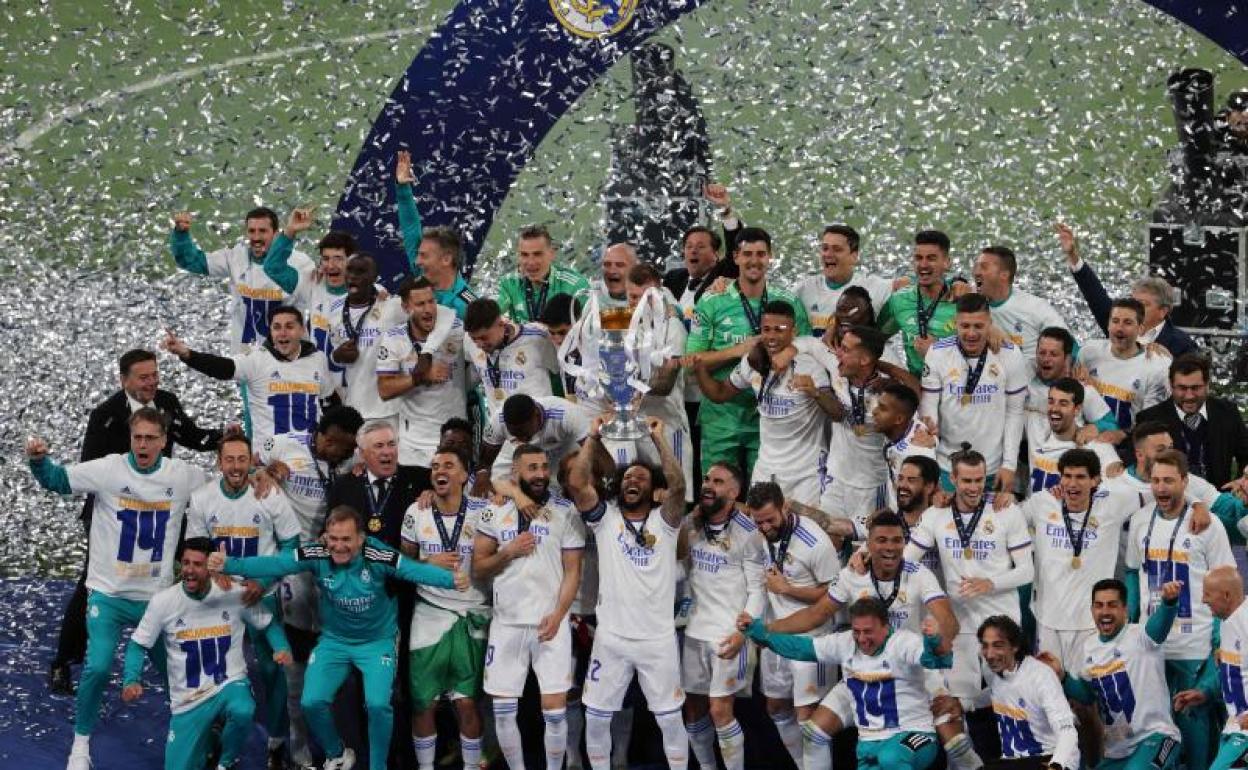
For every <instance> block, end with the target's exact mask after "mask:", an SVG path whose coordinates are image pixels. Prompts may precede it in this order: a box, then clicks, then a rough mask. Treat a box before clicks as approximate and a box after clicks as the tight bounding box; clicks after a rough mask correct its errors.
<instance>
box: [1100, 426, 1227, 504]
mask: <svg viewBox="0 0 1248 770" xmlns="http://www.w3.org/2000/svg"><path fill="white" fill-rule="evenodd" d="M1131 444H1132V448H1133V450H1132V451H1133V452H1134V454H1135V462H1134V463H1132V464H1131V465H1128V466H1127V467H1126V469H1125V471H1124V472H1123V473H1120V474H1118V475H1116V476H1114V477H1113V478H1110V479H1108V480H1107V481H1106V484H1107V485H1108V486H1121V487H1123V488H1126V489H1129V490H1131V491H1133V492H1135V493H1136V494H1138V495H1139V497H1140V505H1150V504H1151V503H1152V502H1153V489H1152V485H1151V479H1152V473H1153V460H1154V459H1155V458H1156V457H1157V456H1158V455H1159V454H1161V453H1162V452H1165V451H1167V450H1171V449H1174V436H1173V435H1171V433H1170V430H1169V428H1167V427H1166V426H1165V425H1164V424H1162V423H1160V422H1141V423H1137V424H1136V425H1135V427H1133V428H1132V429H1131ZM1186 494H1187V499H1188V500H1189V501H1191V502H1201V503H1204V504H1206V505H1208V506H1210V507H1213V508H1215V509H1216V508H1217V506H1218V503H1219V502H1220V500H1222V495H1221V494H1220V493H1219V492H1218V490H1217V489H1216V488H1214V486H1213V485H1212V484H1210V483H1209V482H1208V481H1205V480H1204V479H1202V478H1201V477H1199V476H1194V475H1192V474H1191V473H1188V475H1187V487H1186ZM1231 497H1234V496H1233V495H1231Z"/></svg>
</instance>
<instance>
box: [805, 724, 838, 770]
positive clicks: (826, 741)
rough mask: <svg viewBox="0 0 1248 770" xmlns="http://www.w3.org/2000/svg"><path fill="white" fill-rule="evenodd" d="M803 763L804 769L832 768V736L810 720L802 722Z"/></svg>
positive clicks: (830, 769) (824, 769)
mask: <svg viewBox="0 0 1248 770" xmlns="http://www.w3.org/2000/svg"><path fill="white" fill-rule="evenodd" d="M802 765H803V768H804V770H832V736H830V735H828V734H827V733H825V732H824V731H823V728H822V727H820V726H819V725H817V724H815V723H814V722H812V721H810V720H807V721H805V722H802Z"/></svg>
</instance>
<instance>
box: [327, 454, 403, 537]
mask: <svg viewBox="0 0 1248 770" xmlns="http://www.w3.org/2000/svg"><path fill="white" fill-rule="evenodd" d="M368 485H369V481H368V474H367V473H361V474H360V475H359V476H356V475H355V474H351V475H346V476H339V477H338V481H337V482H335V484H334V485H333V486H332V487H330V490H329V509H330V510H331V511H332V510H333V509H334V508H335V507H337V506H339V505H349V506H351V507H352V508H354V509H355V510H357V511H359V512H360V513H361V514H362V515H363V516H364V522H365V533H366V534H367V535H368V536H369V537H375V538H377V539H378V540H380V541H382V542H384V543H385V544H386V545H388V546H390V547H391V548H393V549H395V550H396V551H397V550H400V549H401V547H402V545H403V536H402V532H403V515H404V514H405V513H407V509H408V507H409V506H410V505H411V504H412V503H414V502H416V496H417V494H419V493H418V492H417V490H416V482H415V479H412V478H406V479H405V478H402V477H401V476H400V475H394V476H391V477H390V485H391V489H390V494H389V495H388V496H387V497H386V500H385V503H384V504H383V505H382V507H381V511H378V512H376V513H374V512H373V511H372V509H371V500H370V499H369V496H368V494H369V490H368Z"/></svg>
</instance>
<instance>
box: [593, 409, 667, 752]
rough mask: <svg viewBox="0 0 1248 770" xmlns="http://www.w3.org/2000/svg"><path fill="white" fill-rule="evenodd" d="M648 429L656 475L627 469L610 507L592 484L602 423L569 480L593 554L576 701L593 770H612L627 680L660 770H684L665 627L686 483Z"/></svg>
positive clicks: (660, 431)
mask: <svg viewBox="0 0 1248 770" xmlns="http://www.w3.org/2000/svg"><path fill="white" fill-rule="evenodd" d="M646 427H647V429H648V431H649V433H650V437H651V439H652V440H653V441H654V443H655V446H656V447H657V448H658V450H659V456H660V457H661V458H662V459H663V467H662V469H658V468H653V467H651V466H649V465H647V464H646V463H643V462H640V461H634V462H632V463H630V464H629V465H627V466H625V467H624V468H622V469H620V470H619V471H617V478H618V480H619V483H618V484H617V488H618V489H619V492H618V495H617V497H616V499H615V500H614V501H611V502H608V501H607V500H605V499H603V498H602V497H600V495H599V493H598V491H597V489H596V488H595V487H594V484H593V471H592V468H593V462H594V457H595V455H596V454H597V453H598V452H601V451H602V443H601V442H602V436H601V420H600V419H595V420H594V422H593V424H592V425H591V427H590V432H589V435H590V437H589V440H587V441H586V442H585V444H584V445H583V446H582V447H581V450H580V452H579V453H578V454H577V459H576V461H575V462H573V463H572V466H571V468H570V471H569V473H568V489H569V491H570V492H571V496H572V499H573V501H574V502H575V503H576V507H577V510H579V511H580V512H581V516H582V517H583V518H584V520H585V523H586V526H587V527H588V528H589V529H590V531H591V532H592V533H593V538H594V540H595V542H596V545H597V549H598V569H599V586H598V590H599V597H598V631H597V635H596V636H595V638H594V647H593V652H592V654H591V659H590V663H589V673H588V676H587V678H586V682H585V693H584V703H585V717H586V718H585V739H586V748H587V750H588V754H589V761H590V764H591V765H592V767H593V768H594V770H607V768H609V767H610V764H611V716H612V714H613V713H614V712H616V711H617V710H619V708H620V706H621V704H622V703H623V700H624V695H625V693H626V691H627V690H628V686H629V683H630V682H631V681H632V678H633V675H634V674H636V675H637V678H638V680H639V682H640V685H641V691H642V693H643V694H644V695H645V696H646V702H647V703H648V704H649V706H650V710H651V711H652V712H653V713H654V717H655V720H656V721H657V722H658V725H659V730H660V731H661V732H662V734H663V753H664V754H665V755H666V757H667V762H668V765H669V766H670V767H671V768H673V770H684V768H685V767H686V766H687V764H688V743H689V736H688V734H687V733H686V732H685V726H684V723H683V721H682V720H681V716H680V710H681V706H682V705H683V703H684V692H683V691H682V690H681V687H680V669H679V664H678V663H677V661H678V650H677V647H676V629H675V621H674V619H673V617H672V607H673V606H675V590H676V572H677V562H676V541H677V538H678V536H679V534H680V526H681V522H682V521H683V519H684V515H685V489H684V487H685V480H684V475H683V474H682V472H681V468H680V462H679V461H678V460H677V459H676V457H675V455H674V454H673V453H672V448H671V447H670V446H669V445H668V443H667V439H666V438H665V435H664V426H663V423H662V422H660V421H659V420H656V419H654V418H650V419H649V420H647V422H646Z"/></svg>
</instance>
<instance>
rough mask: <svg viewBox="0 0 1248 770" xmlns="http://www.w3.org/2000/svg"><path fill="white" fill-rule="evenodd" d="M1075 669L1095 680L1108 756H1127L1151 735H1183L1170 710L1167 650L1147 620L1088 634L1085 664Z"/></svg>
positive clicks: (1093, 684)
mask: <svg viewBox="0 0 1248 770" xmlns="http://www.w3.org/2000/svg"><path fill="white" fill-rule="evenodd" d="M1175 622H1176V624H1177V622H1178V621H1177V620H1176V621H1175ZM1173 633H1174V631H1173V630H1171V634H1173ZM1070 673H1071V674H1073V675H1075V676H1077V677H1079V678H1080V679H1083V680H1084V681H1086V682H1088V684H1090V685H1092V690H1093V692H1095V693H1096V699H1097V701H1098V702H1099V703H1100V712H1101V722H1102V724H1103V725H1104V734H1105V756H1106V757H1108V758H1110V759H1123V758H1125V757H1128V756H1130V755H1131V752H1133V751H1135V747H1136V746H1138V745H1139V744H1140V743H1142V742H1143V741H1144V740H1145V739H1146V738H1148V737H1149V736H1152V735H1167V736H1169V737H1171V738H1174V739H1175V740H1176V741H1177V740H1179V728H1177V727H1175V726H1174V720H1173V719H1172V718H1171V716H1170V689H1169V688H1168V687H1167V686H1166V661H1165V656H1164V655H1163V653H1162V649H1161V645H1159V644H1157V643H1156V642H1154V641H1153V640H1152V639H1151V638H1150V637H1149V635H1148V634H1147V633H1146V632H1145V631H1144V624H1142V623H1129V624H1127V625H1126V626H1125V627H1124V628H1123V629H1122V631H1120V632H1119V633H1118V635H1117V636H1115V637H1113V638H1112V639H1106V640H1102V639H1101V637H1100V635H1093V636H1091V637H1089V638H1088V641H1087V642H1086V645H1085V647H1084V658H1083V666H1082V668H1081V669H1080V670H1079V671H1072V672H1070Z"/></svg>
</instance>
